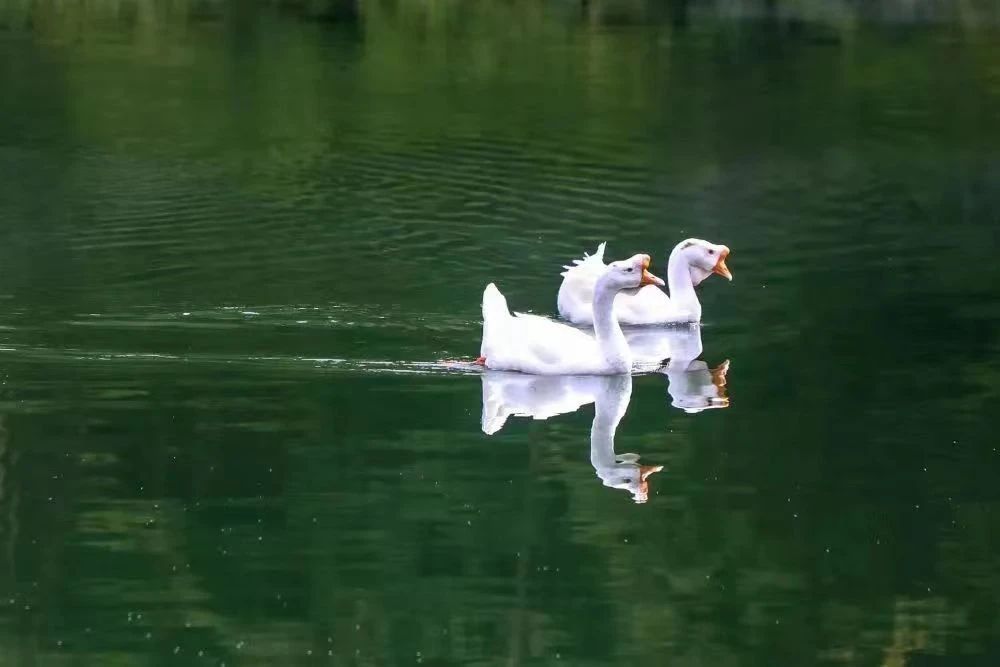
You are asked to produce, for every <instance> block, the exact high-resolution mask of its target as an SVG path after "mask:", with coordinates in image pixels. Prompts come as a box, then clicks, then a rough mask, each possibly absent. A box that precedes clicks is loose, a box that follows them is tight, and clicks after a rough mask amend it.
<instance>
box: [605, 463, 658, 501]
mask: <svg viewBox="0 0 1000 667" xmlns="http://www.w3.org/2000/svg"><path fill="white" fill-rule="evenodd" d="M638 458H639V457H638V456H635V455H634V454H623V455H622V456H620V457H619V459H621V461H620V462H619V463H618V464H617V465H615V467H614V468H611V469H606V470H600V471H598V475H600V477H601V481H602V482H604V486H607V487H610V488H612V489H622V490H623V491H628V492H629V493H630V494H632V501H633V502H635V503H637V504H642V503H645V502H646V501H648V500H649V478H650V476H651V475H653V474H654V473H658V472H660V471H661V470H663V466H644V465H639V463H638V462H637V459H638Z"/></svg>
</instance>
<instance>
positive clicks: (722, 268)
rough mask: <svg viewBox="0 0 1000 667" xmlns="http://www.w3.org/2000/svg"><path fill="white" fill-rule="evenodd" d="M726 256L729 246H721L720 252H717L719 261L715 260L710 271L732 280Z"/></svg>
mask: <svg viewBox="0 0 1000 667" xmlns="http://www.w3.org/2000/svg"><path fill="white" fill-rule="evenodd" d="M726 257H729V247H728V246H722V252H720V253H719V261H718V262H716V263H715V266H714V267H713V268H712V273H717V274H718V275H720V276H722V277H723V278H725V279H726V280H732V279H733V273H732V271H730V270H729V267H728V266H726Z"/></svg>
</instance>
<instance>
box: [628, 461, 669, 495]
mask: <svg viewBox="0 0 1000 667" xmlns="http://www.w3.org/2000/svg"><path fill="white" fill-rule="evenodd" d="M661 470H663V466H639V490H638V491H637V492H636V494H635V496H634V498H635V502H637V503H644V502H646V501H647V500H648V499H649V476H650V475H652V474H653V473H654V472H660V471H661Z"/></svg>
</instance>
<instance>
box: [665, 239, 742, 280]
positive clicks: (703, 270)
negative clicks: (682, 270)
mask: <svg viewBox="0 0 1000 667" xmlns="http://www.w3.org/2000/svg"><path fill="white" fill-rule="evenodd" d="M727 257H729V247H728V246H724V245H718V244H716V243H709V242H708V241H704V240H702V239H687V240H684V241H681V242H680V243H678V244H677V245H676V246H675V247H674V250H673V252H671V253H670V265H671V266H675V265H677V264H678V263H681V264H684V265H686V266H687V267H688V269H689V271H690V272H691V283H692V284H694V285H697V284H698V283H700V282H701V281H703V280H704V279H705V278H708V277H709V276H710V275H712V274H713V273H715V274H717V275H720V276H722V277H723V278H725V279H726V280H732V279H733V274H732V272H731V271H730V270H729V267H728V266H726V258H727Z"/></svg>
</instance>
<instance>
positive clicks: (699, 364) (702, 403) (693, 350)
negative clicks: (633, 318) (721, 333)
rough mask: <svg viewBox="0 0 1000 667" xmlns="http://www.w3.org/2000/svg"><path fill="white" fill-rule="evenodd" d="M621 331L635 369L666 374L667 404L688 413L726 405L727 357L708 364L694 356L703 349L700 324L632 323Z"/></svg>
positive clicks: (727, 404)
mask: <svg viewBox="0 0 1000 667" xmlns="http://www.w3.org/2000/svg"><path fill="white" fill-rule="evenodd" d="M624 333H625V338H626V340H627V341H628V344H629V347H630V348H631V349H632V355H633V358H634V359H635V361H636V366H637V370H640V371H642V370H646V371H653V370H655V371H657V372H659V373H663V374H664V375H666V376H667V393H668V394H669V395H670V405H672V406H673V407H675V408H680V409H681V410H683V411H684V412H687V413H689V414H694V413H697V412H701V411H703V410H711V409H715V408H728V407H729V397H728V396H727V395H726V374H727V373H728V372H729V361H728V360H726V361H724V362H722V363H721V364H719V365H718V366H716V367H715V368H709V366H708V364H707V363H705V362H704V361H702V360H700V359H699V358H698V357H700V356H701V353H702V351H703V350H704V347H703V345H702V342H701V327H700V326H698V325H690V326H679V327H666V328H664V327H655V328H654V327H633V328H631V329H628V330H625V332H624Z"/></svg>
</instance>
